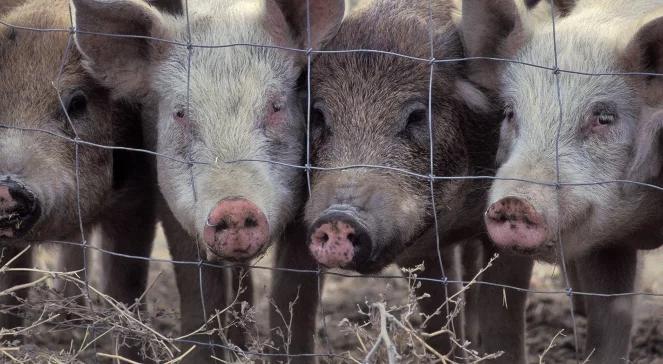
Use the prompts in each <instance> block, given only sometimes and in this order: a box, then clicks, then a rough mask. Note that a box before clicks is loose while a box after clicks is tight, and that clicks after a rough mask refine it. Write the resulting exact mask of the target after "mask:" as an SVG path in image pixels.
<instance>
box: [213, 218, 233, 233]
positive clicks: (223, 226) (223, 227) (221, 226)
mask: <svg viewBox="0 0 663 364" xmlns="http://www.w3.org/2000/svg"><path fill="white" fill-rule="evenodd" d="M215 227H216V231H223V230H226V229H227V228H229V227H230V226H229V225H228V222H227V221H226V220H225V219H223V220H221V221H219V223H218V224H216V226H215Z"/></svg>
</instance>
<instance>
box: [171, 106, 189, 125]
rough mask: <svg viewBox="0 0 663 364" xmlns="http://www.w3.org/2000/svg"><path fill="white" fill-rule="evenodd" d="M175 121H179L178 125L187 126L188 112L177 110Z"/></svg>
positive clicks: (174, 116) (174, 115)
mask: <svg viewBox="0 0 663 364" xmlns="http://www.w3.org/2000/svg"><path fill="white" fill-rule="evenodd" d="M173 119H175V121H177V123H178V124H181V125H186V124H187V121H186V112H185V111H184V110H177V111H176V112H175V113H174V114H173Z"/></svg>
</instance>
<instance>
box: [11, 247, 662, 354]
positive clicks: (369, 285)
mask: <svg viewBox="0 0 663 364" xmlns="http://www.w3.org/2000/svg"><path fill="white" fill-rule="evenodd" d="M153 257H154V258H161V259H169V254H168V250H167V248H166V246H165V243H164V242H163V238H159V239H158V242H157V245H156V247H155V250H154V254H153ZM662 259H663V251H659V252H656V253H650V254H647V255H644V259H643V260H644V264H643V268H642V282H641V287H640V291H643V292H653V293H663V278H662V277H663V265H662V264H661V263H660V262H661V260H662ZM93 260H95V261H96V260H97V258H94V257H93ZM270 263H271V262H270V257H269V256H268V257H266V258H264V259H263V260H262V261H261V262H260V265H269V264H270ZM97 269H99V268H97ZM384 273H385V274H389V275H397V274H398V273H399V272H398V270H397V269H396V268H395V267H390V268H389V269H388V270H386V271H385V272H384ZM253 274H254V275H253V279H254V282H255V286H256V289H257V292H256V302H258V304H257V307H256V319H257V323H258V325H259V326H260V327H261V329H262V331H264V330H265V329H266V328H267V309H268V302H267V301H268V300H267V299H266V298H268V297H269V286H268V285H269V281H270V279H269V271H268V270H255V271H254V272H253ZM102 276H103V275H102V274H101V272H99V271H96V272H95V273H94V274H93V281H97V280H98V279H99V278H100V277H102ZM157 276H158V279H157V280H156V284H155V285H154V286H153V287H152V288H151V290H150V291H149V292H148V295H147V301H148V305H149V308H150V309H149V311H150V313H151V315H152V316H151V317H149V318H147V322H148V324H149V325H150V326H151V327H154V328H155V329H156V330H158V331H159V332H160V333H162V334H164V335H165V336H170V337H174V336H175V335H177V334H178V332H177V328H176V324H175V323H176V322H177V316H178V310H179V308H178V293H177V290H176V288H175V281H174V274H173V269H172V265H171V264H170V263H162V262H153V263H152V265H151V272H150V282H152V281H154V280H155V279H156V278H157ZM559 282H560V278H559V269H557V268H555V267H553V266H550V265H537V266H536V268H535V274H534V277H533V280H532V288H534V289H537V290H551V289H559V287H560V283H559ZM196 284H197V283H196ZM381 297H386V298H387V302H388V303H390V304H399V303H402V302H404V301H405V299H406V297H407V283H406V281H405V280H387V279H376V278H340V277H334V276H331V277H329V278H328V279H327V281H326V284H325V289H324V293H323V299H322V302H323V310H324V312H325V317H324V318H325V322H326V330H324V329H323V327H322V325H321V324H320V323H321V322H322V316H320V317H319V319H318V322H319V324H318V349H317V350H318V352H325V351H326V348H327V347H326V346H325V343H326V341H325V340H322V338H323V337H324V336H325V335H324V333H325V331H326V333H327V337H328V338H329V340H328V341H329V343H330V344H331V346H332V348H331V349H332V351H333V352H334V353H337V354H341V353H348V352H349V353H351V354H353V357H355V358H361V357H362V354H360V353H358V352H357V348H358V342H357V339H356V337H355V336H354V335H350V334H347V333H346V332H345V331H344V330H342V329H341V328H340V327H339V322H341V320H343V319H344V318H347V319H349V320H350V321H352V322H361V321H362V320H363V319H364V318H363V317H362V316H361V315H360V314H359V313H358V312H357V308H358V305H360V304H362V303H363V302H365V301H368V302H378V301H380V300H381ZM636 315H637V317H638V320H637V328H636V330H635V332H636V334H635V335H634V336H633V345H632V346H633V349H632V352H631V361H632V363H642V364H645V363H647V364H663V298H661V297H650V296H644V297H641V298H640V301H639V305H638V306H637V313H636ZM576 317H577V327H578V335H579V341H580V342H581V343H582V339H583V335H584V325H585V321H584V319H583V318H582V317H579V316H576ZM606 319H607V318H606ZM527 321H528V331H527V345H528V349H529V352H530V362H531V363H539V355H540V354H541V353H542V352H543V351H544V350H545V349H546V347H548V345H549V344H550V342H551V340H552V339H553V337H554V336H555V334H557V333H558V332H560V331H562V330H563V331H562V335H560V336H559V337H558V338H557V339H556V340H555V345H554V346H553V347H552V348H551V349H550V350H549V352H548V353H547V354H546V356H545V358H544V361H543V362H545V363H575V360H574V355H575V354H574V346H573V342H574V338H573V325H572V320H571V315H570V303H569V299H568V297H567V296H566V295H563V294H561V295H560V294H530V297H529V306H528V310H527ZM83 336H84V332H82V330H78V331H77V330H57V331H53V330H50V331H48V332H46V333H44V334H41V335H37V336H35V337H30V338H28V339H27V340H26V342H25V344H27V345H24V346H23V348H24V350H32V349H34V350H35V351H39V350H41V349H43V348H45V347H48V348H50V349H51V350H52V351H67V350H70V348H72V347H74V348H75V347H76V346H77V345H80V342H81V340H82V337H83ZM95 350H96V351H100V352H110V351H111V349H109V348H108V346H107V343H106V344H104V343H102V342H101V341H100V342H99V345H98V346H97V347H96V348H93V347H91V348H88V350H87V352H88V354H91V353H93V352H94V351H95ZM4 359H6V358H4ZM79 359H82V361H83V362H88V361H89V360H90V357H87V356H83V357H82V358H79ZM0 360H2V359H0ZM590 362H591V361H590Z"/></svg>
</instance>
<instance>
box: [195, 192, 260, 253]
mask: <svg viewBox="0 0 663 364" xmlns="http://www.w3.org/2000/svg"><path fill="white" fill-rule="evenodd" d="M203 240H204V241H205V244H207V247H208V248H209V249H210V250H211V251H212V253H214V254H215V255H217V256H219V257H221V258H226V259H250V258H253V257H254V256H256V255H257V254H258V253H259V252H260V251H262V249H263V248H264V247H265V246H266V245H267V243H268V241H269V223H268V222H267V217H266V216H265V214H264V213H263V212H262V211H261V210H260V209H259V208H258V206H256V205H255V204H254V203H253V202H251V201H249V200H246V199H243V198H232V199H225V200H221V201H220V202H219V203H218V204H217V205H216V206H215V207H214V208H213V209H212V211H211V212H210V214H209V216H208V218H207V222H206V226H205V229H204V236H203Z"/></svg>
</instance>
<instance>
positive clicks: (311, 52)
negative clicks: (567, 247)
mask: <svg viewBox="0 0 663 364" xmlns="http://www.w3.org/2000/svg"><path fill="white" fill-rule="evenodd" d="M551 2H552V3H553V5H554V0H552V1H551ZM306 7H307V9H306V10H307V19H306V23H307V24H306V25H307V29H306V43H307V47H306V48H305V49H299V48H291V47H284V46H277V45H271V44H253V43H232V44H195V43H194V42H193V38H192V30H191V23H190V18H189V1H188V0H184V14H183V16H184V17H185V19H186V29H187V32H186V33H187V39H186V42H179V41H174V40H169V39H162V38H157V37H150V36H142V35H132V34H111V33H103V32H90V31H81V30H78V29H76V28H75V26H74V22H73V12H72V9H71V6H70V8H69V12H70V14H69V15H70V20H71V27H70V28H68V29H60V28H34V27H28V26H21V25H19V24H10V23H7V22H4V21H2V20H0V25H2V26H4V27H7V28H10V29H12V30H14V31H23V32H40V33H54V32H60V33H66V34H68V37H67V44H66V47H65V49H64V54H63V56H62V61H61V65H60V67H59V71H58V74H57V76H56V77H55V81H54V86H55V88H56V90H57V96H58V99H59V103H60V107H61V109H62V111H63V112H64V115H65V117H66V119H67V122H68V123H69V126H70V128H71V129H72V131H73V134H74V136H73V137H69V136H67V135H64V134H60V133H56V132H53V131H51V130H45V129H39V128H27V127H19V126H15V125H13V124H15V123H13V122H14V121H15V120H9V121H7V120H5V121H3V120H0V129H13V130H18V131H22V132H26V133H43V134H46V135H49V136H51V137H53V138H59V139H62V140H65V141H67V142H69V143H72V144H74V145H75V160H74V163H75V169H76V189H77V202H76V203H77V218H78V225H79V229H80V238H81V240H80V241H78V242H75V241H52V240H49V241H48V242H49V243H54V244H57V245H62V246H70V247H71V246H73V247H78V248H80V249H81V250H82V252H83V275H84V280H85V285H86V288H87V289H86V291H85V294H86V296H87V303H88V305H89V309H90V310H94V309H95V308H94V305H93V304H92V302H93V301H92V299H91V298H90V291H89V274H88V264H87V261H88V259H87V254H88V252H89V251H90V250H94V251H97V252H100V253H101V254H104V255H108V256H115V257H122V258H126V259H134V260H142V261H147V262H153V263H170V264H174V265H182V266H192V267H197V268H198V277H199V282H198V284H199V289H200V298H201V302H202V307H201V311H202V313H203V317H204V320H205V324H206V323H207V322H208V318H209V308H208V307H206V306H205V295H204V292H203V286H204V285H203V279H204V274H203V268H215V269H223V270H228V271H232V270H233V269H235V268H248V269H249V270H254V269H255V270H268V271H282V272H290V273H297V274H302V275H315V276H316V278H317V289H318V299H319V302H318V306H319V308H320V310H322V314H321V315H320V317H321V322H320V325H321V327H322V329H323V335H322V336H323V340H324V345H325V346H326V352H325V353H301V354H291V353H288V354H284V353H265V352H253V351H249V350H243V349H239V348H237V347H234V346H232V345H224V344H219V343H215V342H213V341H212V339H211V338H210V339H209V341H208V342H200V341H197V340H191V339H182V338H179V339H178V338H174V339H172V341H174V342H180V343H184V344H194V345H197V346H200V347H208V348H210V349H211V350H212V353H213V355H215V356H216V353H215V352H214V350H215V349H221V350H224V351H228V352H236V353H241V354H245V355H251V356H254V357H267V358H268V357H278V358H287V359H290V358H297V357H321V358H323V357H324V358H330V359H340V360H346V359H347V357H346V356H344V355H341V354H335V353H334V352H333V348H332V345H331V343H330V342H329V335H328V334H327V329H328V328H327V323H326V319H325V316H326V315H325V313H324V305H323V304H322V277H323V276H337V277H343V278H347V279H371V278H372V279H375V278H377V279H385V280H399V279H401V280H402V279H408V278H407V277H404V276H402V275H386V274H354V273H347V272H339V271H327V270H324V269H323V268H322V267H320V266H318V268H317V269H291V268H277V267H269V266H263V265H253V264H246V263H224V264H218V263H211V262H208V261H206V260H205V259H203V257H201V256H200V249H197V251H198V259H197V260H196V261H179V260H174V259H158V258H152V257H144V256H135V255H128V254H122V253H117V252H113V251H110V250H106V249H103V248H101V247H97V246H93V245H90V244H89V243H88V239H87V238H86V236H87V234H86V231H85V228H84V225H85V224H84V219H83V217H82V212H81V211H82V210H81V201H80V198H81V196H80V177H81V176H80V170H79V167H80V166H79V149H80V147H81V146H86V147H96V148H101V149H106V150H121V151H128V152H134V153H144V154H147V155H150V156H154V157H156V158H164V159H168V160H170V161H173V162H177V163H181V164H186V165H188V166H189V167H190V168H189V172H190V174H191V175H190V181H191V188H192V191H191V192H192V196H193V199H194V201H195V200H197V199H198V195H197V191H196V185H195V179H194V168H206V167H214V166H218V165H219V164H238V163H269V164H277V165H280V166H285V167H289V168H294V169H299V170H302V171H304V172H305V174H306V182H307V183H306V185H307V190H308V194H309V195H310V194H311V173H312V172H313V171H343V170H351V169H378V170H386V171H390V172H394V173H398V174H401V175H404V176H408V177H411V178H417V179H423V180H427V181H428V182H429V186H430V200H431V206H432V207H431V208H432V209H433V213H432V216H433V223H434V226H433V227H434V228H435V241H436V243H437V244H436V246H437V259H438V261H439V267H440V270H441V272H442V275H441V277H439V278H430V277H415V278H413V279H415V280H417V281H420V282H433V283H437V284H440V285H443V286H444V288H445V300H448V299H449V292H448V289H447V288H448V285H449V284H454V283H455V284H463V285H467V284H469V283H475V284H477V285H485V286H491V287H497V288H502V289H505V290H511V291H515V292H526V293H531V294H559V295H566V296H568V297H569V304H570V306H571V310H570V314H571V319H572V325H573V337H574V342H575V351H576V361H578V362H580V360H581V358H580V353H579V352H578V349H579V342H578V332H577V323H576V318H575V314H574V307H573V299H572V297H573V296H595V297H605V298H609V297H623V296H650V297H656V298H663V292H661V293H655V292H645V291H638V292H620V293H611V294H607V293H594V292H582V291H577V290H574V289H573V288H572V287H571V283H570V281H569V277H568V272H567V267H566V259H565V255H564V247H563V244H562V232H561V227H560V226H559V224H558V230H557V232H556V234H557V238H558V247H557V248H558V253H559V255H560V256H559V262H560V267H561V274H562V278H563V283H564V289H558V290H537V289H529V288H527V289H526V288H521V287H516V286H511V285H506V284H499V283H494V282H487V281H482V280H481V279H477V280H475V281H473V282H470V281H466V280H453V279H449V278H448V277H447V275H446V274H445V267H444V266H443V262H442V252H441V251H440V243H441V241H440V235H439V227H440V226H442V225H443V224H444V221H440V220H439V219H438V215H437V211H436V207H435V206H436V202H435V187H434V183H435V182H437V181H457V180H487V181H493V180H503V181H520V182H526V183H531V184H535V185H541V186H548V187H553V188H555V189H556V191H557V193H556V194H557V204H558V214H560V211H561V208H562V206H561V198H560V190H561V188H562V187H579V186H596V185H606V184H633V185H637V186H641V187H646V188H649V189H652V190H656V191H663V187H661V186H657V185H654V184H650V183H644V182H639V181H630V180H624V179H616V180H602V181H583V182H564V181H563V180H562V179H561V176H560V158H559V143H560V135H561V128H562V122H563V103H562V96H561V95H562V92H561V86H560V82H559V78H560V75H561V74H573V75H578V76H586V77H602V76H633V77H640V76H647V77H663V74H660V73H652V72H582V71H577V70H570V69H563V68H560V67H559V64H558V56H559V54H558V49H557V29H556V21H557V19H556V8H555V6H550V16H551V20H552V38H553V39H552V41H553V42H552V44H553V49H552V50H551V51H552V52H553V56H554V63H553V64H552V65H545V64H534V63H528V62H523V61H519V60H516V59H509V58H499V57H462V58H447V59H436V58H435V44H434V37H433V34H434V30H435V26H436V24H434V21H433V10H432V9H433V5H432V0H430V1H429V17H428V23H429V42H430V58H428V59H426V58H421V57H416V56H412V55H408V54H401V53H397V52H391V51H385V50H380V49H338V50H329V49H313V48H312V43H311V18H310V11H309V10H310V9H309V7H310V4H309V0H306ZM77 34H81V35H96V36H104V37H108V38H122V39H127V40H131V39H143V40H149V41H152V42H162V43H167V44H170V45H173V46H178V47H182V48H186V49H187V68H186V72H187V104H186V108H187V111H188V110H189V108H190V106H191V93H190V91H191V87H190V82H191V65H192V54H193V51H194V50H195V49H205V50H214V49H224V48H233V47H255V48H271V49H280V50H283V51H288V52H296V53H301V54H305V55H306V60H307V64H306V70H307V79H306V85H307V101H306V106H307V107H306V161H305V164H304V165H294V164H289V163H284V162H282V161H278V160H265V159H235V160H222V161H220V160H194V159H193V158H192V156H191V155H189V156H188V157H187V159H186V160H184V159H181V158H179V157H177V156H173V155H167V154H163V153H159V152H156V151H152V150H147V149H139V148H127V147H118V146H113V145H103V144H98V143H94V142H90V141H86V140H83V139H81V138H80V137H79V135H78V132H77V130H76V127H75V125H74V123H73V122H72V120H71V119H70V117H69V115H68V113H67V108H66V106H65V103H64V100H63V98H62V95H61V94H60V87H59V85H60V80H61V77H62V75H63V72H64V67H65V65H66V61H67V59H68V57H69V56H70V52H71V51H72V47H73V37H74V36H75V35H77ZM347 53H366V54H376V55H386V56H392V57H400V58H403V59H407V60H410V61H412V62H421V63H428V64H429V65H430V68H429V83H428V86H429V87H428V110H429V112H428V120H427V122H428V133H429V148H430V154H429V156H428V158H429V161H430V173H429V174H428V175H424V174H421V173H416V172H413V171H410V170H407V169H402V168H396V167H390V166H381V165H368V164H354V165H343V166H338V167H318V166H315V165H313V164H312V163H311V162H312V161H311V140H310V130H311V120H310V119H311V102H312V101H311V63H312V60H313V57H314V56H333V55H335V54H347ZM476 60H487V61H491V62H494V63H496V64H498V63H510V64H517V65H520V66H522V67H533V68H537V69H540V70H541V71H549V72H551V73H552V74H553V75H554V77H555V92H556V97H557V100H556V101H557V103H558V107H559V120H558V125H557V131H556V137H555V154H556V155H555V165H556V180H555V181H537V180H529V179H523V178H519V177H495V176H490V175H484V176H437V175H435V168H434V141H433V115H432V114H433V113H432V110H433V108H432V100H433V97H434V96H435V95H434V93H433V79H434V73H435V68H436V66H437V65H440V64H448V63H461V62H467V61H476ZM558 218H560V217H559V216H558ZM28 243H30V244H39V243H42V242H40V241H28ZM197 244H200V242H197ZM446 310H447V315H449V305H446ZM69 327H70V328H83V329H85V330H87V331H89V332H91V333H92V335H93V342H94V341H96V337H97V332H105V331H106V330H108V329H109V327H105V326H103V325H102V326H95V324H94V323H92V324H88V325H84V326H79V325H75V324H71V325H70V326H69ZM95 345H96V344H95ZM95 360H96V357H95Z"/></svg>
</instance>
